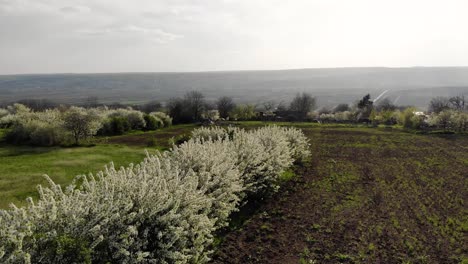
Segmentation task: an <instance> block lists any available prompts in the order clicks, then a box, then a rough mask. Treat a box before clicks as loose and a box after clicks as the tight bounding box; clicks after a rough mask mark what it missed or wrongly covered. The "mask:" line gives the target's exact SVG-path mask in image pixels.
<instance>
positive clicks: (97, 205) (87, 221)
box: [0, 127, 309, 263]
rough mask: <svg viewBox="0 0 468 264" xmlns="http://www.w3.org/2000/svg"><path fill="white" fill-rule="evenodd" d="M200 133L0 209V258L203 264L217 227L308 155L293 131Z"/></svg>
mask: <svg viewBox="0 0 468 264" xmlns="http://www.w3.org/2000/svg"><path fill="white" fill-rule="evenodd" d="M222 131H224V132H222ZM223 133H224V134H223ZM194 135H205V136H206V135H208V138H207V139H205V138H204V137H201V136H200V137H194V138H192V139H190V140H189V141H187V142H185V143H183V144H181V145H179V146H174V147H173V149H172V150H171V151H168V152H164V153H157V154H154V155H148V156H147V158H146V159H145V160H144V161H143V162H141V163H140V164H138V165H136V166H133V165H130V166H128V167H126V168H120V169H115V168H114V167H113V166H112V165H111V166H110V167H109V168H107V169H106V170H105V171H104V172H100V173H98V174H97V175H96V176H93V175H89V176H80V177H77V178H76V179H75V181H74V182H73V183H72V184H71V185H70V186H68V187H67V188H66V189H65V190H62V188H61V187H60V186H59V185H56V184H54V183H53V182H52V181H51V180H50V179H49V184H50V186H49V187H46V188H42V187H39V194H40V198H39V200H38V201H37V202H36V203H35V202H33V200H32V199H28V202H29V203H28V206H26V207H24V208H17V207H14V206H12V209H10V210H3V211H0V263H91V262H93V263H204V262H207V261H208V260H209V255H210V253H211V252H210V246H211V244H212V242H213V235H212V234H213V232H214V231H216V230H217V229H219V228H221V227H223V226H225V225H226V224H227V222H228V218H229V215H230V214H231V213H232V212H234V211H235V210H236V209H237V208H238V206H239V204H240V202H241V201H242V199H245V198H249V199H251V198H262V197H263V196H264V195H268V194H270V193H271V192H273V191H275V190H277V188H278V186H279V185H278V184H279V183H278V179H279V176H280V174H281V172H282V171H284V170H285V169H287V168H288V167H289V166H290V165H291V164H292V163H293V161H294V160H295V159H305V158H306V157H307V156H308V155H309V152H308V151H307V145H308V142H307V139H306V138H305V137H304V135H302V133H300V131H298V130H295V129H288V128H279V127H265V128H259V129H257V130H254V131H245V130H242V129H236V128H234V129H229V130H224V129H221V128H210V129H202V130H201V131H197V132H194ZM212 135H224V136H219V137H214V136H212ZM301 144H303V146H300V145H301ZM244 201H245V200H244Z"/></svg>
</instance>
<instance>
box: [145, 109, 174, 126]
mask: <svg viewBox="0 0 468 264" xmlns="http://www.w3.org/2000/svg"><path fill="white" fill-rule="evenodd" d="M150 115H152V116H153V117H155V118H156V119H157V120H160V121H161V122H162V126H161V127H168V126H171V125H172V118H171V117H170V116H168V115H166V114H165V113H163V112H152V113H150Z"/></svg>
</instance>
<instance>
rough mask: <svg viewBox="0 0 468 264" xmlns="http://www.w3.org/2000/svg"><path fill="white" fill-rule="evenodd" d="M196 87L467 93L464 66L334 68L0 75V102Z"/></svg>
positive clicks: (324, 99)
mask: <svg viewBox="0 0 468 264" xmlns="http://www.w3.org/2000/svg"><path fill="white" fill-rule="evenodd" d="M189 90H199V91H201V92H203V93H204V94H205V96H206V97H207V99H208V100H214V99H216V98H218V97H220V96H223V95H227V96H232V97H234V98H235V99H236V100H237V101H238V102H252V103H257V102H260V101H267V100H275V101H277V102H281V101H284V102H287V101H289V100H290V99H291V98H292V97H293V95H294V94H296V93H297V92H302V91H306V92H310V93H311V94H312V95H314V96H316V97H318V105H319V106H334V105H336V104H338V103H352V102H354V101H355V100H357V99H359V98H360V97H362V96H363V95H364V94H366V93H370V94H371V96H372V97H373V98H375V97H377V96H378V95H380V94H381V93H382V92H384V91H385V90H388V91H387V93H386V96H388V97H389V98H391V99H392V100H394V101H396V103H397V104H400V105H416V106H418V107H422V108H423V107H426V106H427V103H428V102H429V100H430V98H432V97H434V96H450V95H456V94H461V93H467V92H468V68H336V69H332V68H330V69H300V70H278V71H238V72H198V73H115V74H51V75H41V74H39V75H3V76H0V94H1V96H0V103H6V102H11V101H15V100H19V99H29V98H47V99H51V100H55V101H58V102H61V103H75V104H76V103H80V102H83V101H84V100H85V99H86V98H87V97H89V96H97V97H98V98H99V100H100V102H104V103H112V102H122V103H143V102H146V101H149V100H152V99H156V100H159V101H162V102H164V101H167V100H168V99H170V98H172V97H177V96H182V95H183V94H184V93H185V92H186V91H189ZM123 98H125V99H123Z"/></svg>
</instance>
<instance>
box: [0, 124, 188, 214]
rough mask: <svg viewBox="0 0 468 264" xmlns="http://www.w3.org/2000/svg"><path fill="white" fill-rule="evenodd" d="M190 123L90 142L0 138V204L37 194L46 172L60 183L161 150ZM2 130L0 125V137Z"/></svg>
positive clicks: (125, 164)
mask: <svg viewBox="0 0 468 264" xmlns="http://www.w3.org/2000/svg"><path fill="white" fill-rule="evenodd" d="M194 127H195V126H194V125H177V126H172V127H168V128H164V129H160V130H158V131H151V132H133V133H129V134H127V135H123V136H114V137H97V138H96V139H94V141H93V144H91V145H90V146H80V147H35V146H17V145H9V144H6V143H4V142H1V140H0V164H1V166H0V208H2V209H6V208H8V205H9V204H10V203H14V204H16V205H23V204H25V199H26V198H27V197H29V196H32V197H35V198H36V197H37V190H36V186H37V185H39V184H46V180H45V179H44V177H43V175H44V174H47V175H48V176H50V177H51V178H52V180H54V181H55V182H56V183H58V184H61V185H63V186H65V185H67V184H69V183H71V181H72V180H73V178H74V177H75V176H77V175H81V174H88V173H96V172H97V171H100V170H103V169H104V167H105V166H106V165H108V164H109V163H110V162H113V163H114V164H115V166H116V167H120V166H127V165H128V164H129V163H137V162H140V161H141V160H142V159H143V158H144V157H145V156H146V153H145V150H148V151H151V150H156V149H158V150H164V149H167V148H169V147H170V142H169V141H170V139H171V138H172V137H175V136H177V135H179V134H183V133H189V132H190V130H191V129H193V128H194ZM5 131H6V130H4V129H3V130H1V129H0V138H2V137H3V134H4V133H5Z"/></svg>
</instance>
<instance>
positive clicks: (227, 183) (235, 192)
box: [162, 138, 243, 228]
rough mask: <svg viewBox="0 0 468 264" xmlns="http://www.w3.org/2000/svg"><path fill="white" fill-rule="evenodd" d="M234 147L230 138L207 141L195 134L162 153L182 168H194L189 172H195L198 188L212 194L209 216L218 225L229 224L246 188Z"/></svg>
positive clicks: (188, 169)
mask: <svg viewBox="0 0 468 264" xmlns="http://www.w3.org/2000/svg"><path fill="white" fill-rule="evenodd" d="M233 150H234V149H233V145H232V144H231V142H229V141H227V140H221V139H219V140H215V141H205V140H203V139H199V138H195V139H192V140H189V141H187V142H185V143H183V144H181V145H179V146H174V148H173V150H172V151H170V152H165V153H163V154H162V158H166V159H168V160H170V162H171V164H176V165H175V166H177V167H178V168H179V169H180V170H182V171H187V172H194V174H187V175H195V176H196V177H197V179H196V180H197V181H198V187H197V188H198V189H199V190H200V191H203V192H204V193H205V195H207V196H208V197H209V198H210V200H211V203H212V207H211V211H210V212H209V214H208V216H209V217H210V219H212V220H213V221H214V222H215V223H216V227H217V228H219V227H222V226H225V225H226V224H227V220H228V217H229V215H230V214H231V213H232V212H234V211H235V210H236V208H237V206H238V204H239V201H240V194H241V192H242V191H243V182H242V180H241V177H240V176H241V175H240V172H239V170H238V168H237V166H236V153H235V152H234V151H233Z"/></svg>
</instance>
